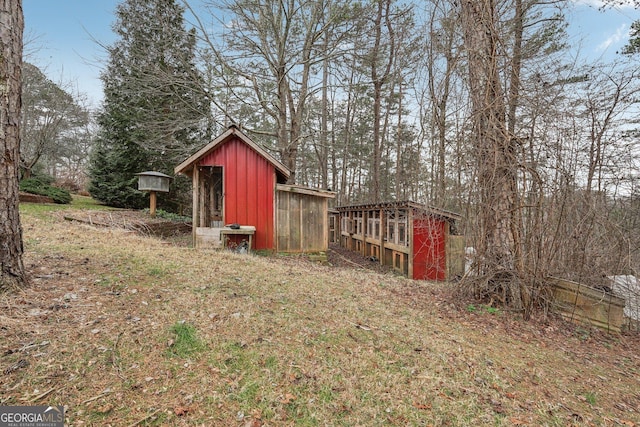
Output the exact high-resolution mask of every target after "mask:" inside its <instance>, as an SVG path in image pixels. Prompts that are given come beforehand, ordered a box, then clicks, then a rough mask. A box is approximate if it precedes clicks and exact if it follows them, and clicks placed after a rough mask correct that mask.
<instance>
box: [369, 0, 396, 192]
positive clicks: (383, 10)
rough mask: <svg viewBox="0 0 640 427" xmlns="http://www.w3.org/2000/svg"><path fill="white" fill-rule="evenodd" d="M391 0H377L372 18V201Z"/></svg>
mask: <svg viewBox="0 0 640 427" xmlns="http://www.w3.org/2000/svg"><path fill="white" fill-rule="evenodd" d="M391 3H392V0H378V11H377V14H376V18H375V20H374V31H375V36H374V37H375V39H374V45H373V49H372V52H371V81H372V82H373V168H372V171H373V201H374V202H379V201H380V167H381V163H382V140H383V132H382V130H381V121H382V88H383V86H384V85H385V83H386V82H387V79H388V77H389V74H390V72H391V66H392V65H393V58H394V55H395V35H394V32H393V26H392V24H391V16H390V14H391ZM383 18H384V26H385V27H386V28H387V31H388V37H389V42H388V43H389V51H388V54H389V56H388V58H386V63H385V64H384V65H383V66H382V71H381V70H380V69H379V67H380V64H379V63H378V61H380V60H381V55H382V51H384V49H383V46H382V43H383V40H382V39H383V34H382V26H383Z"/></svg>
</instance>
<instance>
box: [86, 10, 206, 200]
mask: <svg viewBox="0 0 640 427" xmlns="http://www.w3.org/2000/svg"><path fill="white" fill-rule="evenodd" d="M183 13H184V8H182V7H180V6H178V5H177V4H176V1H175V0H127V1H125V2H124V3H122V4H120V5H119V6H118V7H117V9H116V16H117V21H116V23H115V25H114V27H113V28H114V32H115V33H116V34H117V35H118V36H119V40H118V41H116V42H115V44H114V45H113V46H111V47H109V48H108V53H109V62H108V64H107V67H106V69H105V71H104V72H103V73H102V76H101V78H102V81H103V84H104V95H105V98H104V103H103V110H102V112H101V113H100V114H99V116H98V125H99V127H100V131H99V134H98V138H97V147H96V148H95V150H94V153H93V155H92V159H91V164H90V178H91V184H90V187H89V191H90V193H91V195H92V196H93V197H95V198H96V199H98V200H100V201H102V202H104V203H106V204H108V205H112V206H119V207H130V208H140V207H142V206H144V205H146V202H145V195H144V194H142V193H139V192H138V191H137V190H136V189H135V187H136V182H137V180H136V176H135V174H136V173H138V172H142V171H145V170H157V171H160V172H164V173H171V172H172V170H173V167H174V166H175V165H176V164H178V163H179V162H180V161H181V160H183V159H184V158H185V157H187V156H188V155H189V154H191V153H192V152H193V151H194V149H195V147H197V146H200V145H202V144H203V142H206V141H207V140H208V137H209V132H208V130H207V122H208V120H207V118H208V115H209V109H208V102H207V98H206V95H205V92H204V91H203V90H202V88H203V87H204V85H203V79H202V76H201V74H200V72H199V71H198V69H197V67H196V65H195V59H194V58H195V32H194V31H193V30H191V31H187V30H186V29H185V27H184V18H183ZM175 194H179V192H174V195H175Z"/></svg>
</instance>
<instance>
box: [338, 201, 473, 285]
mask: <svg viewBox="0 0 640 427" xmlns="http://www.w3.org/2000/svg"><path fill="white" fill-rule="evenodd" d="M336 211H337V214H334V215H337V218H334V219H333V221H331V223H332V224H333V226H334V227H335V228H336V230H335V231H334V233H333V235H334V236H335V239H336V240H337V239H339V240H337V241H336V243H340V245H341V246H343V247H345V248H347V249H350V250H353V251H358V252H360V253H361V254H362V255H363V256H366V257H370V258H371V259H373V260H378V262H380V264H382V265H389V266H392V267H393V268H394V269H395V270H398V271H399V272H401V273H402V274H404V275H406V276H408V277H409V278H411V279H418V280H447V279H450V278H452V277H454V276H456V275H461V274H462V273H463V272H464V254H463V250H464V246H463V245H464V240H463V238H462V237H461V236H455V235H454V234H453V233H452V230H454V229H455V227H454V225H455V221H456V220H458V219H460V216H459V215H458V214H455V213H453V212H448V211H445V210H442V209H437V208H433V207H428V206H425V205H422V204H419V203H415V202H411V201H406V202H390V203H376V204H365V205H353V206H340V207H338V208H336Z"/></svg>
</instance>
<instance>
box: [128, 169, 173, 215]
mask: <svg viewBox="0 0 640 427" xmlns="http://www.w3.org/2000/svg"><path fill="white" fill-rule="evenodd" d="M136 175H138V190H140V191H148V192H149V213H150V214H151V216H153V217H154V216H156V203H157V199H156V192H157V191H160V192H163V193H168V192H169V184H170V183H171V180H172V179H173V178H171V177H170V176H169V175H165V174H163V173H160V172H154V171H147V172H140V173H137V174H136Z"/></svg>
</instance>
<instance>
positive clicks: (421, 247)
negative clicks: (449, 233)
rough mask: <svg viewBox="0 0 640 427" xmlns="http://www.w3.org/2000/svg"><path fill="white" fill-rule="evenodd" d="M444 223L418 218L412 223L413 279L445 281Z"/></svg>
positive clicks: (433, 219) (432, 219)
mask: <svg viewBox="0 0 640 427" xmlns="http://www.w3.org/2000/svg"><path fill="white" fill-rule="evenodd" d="M445 224H446V222H445V221H441V220H438V219H435V218H419V219H415V220H414V222H413V226H414V229H413V278H414V279H417V280H446V274H447V271H446V270H447V258H446V252H445Z"/></svg>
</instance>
